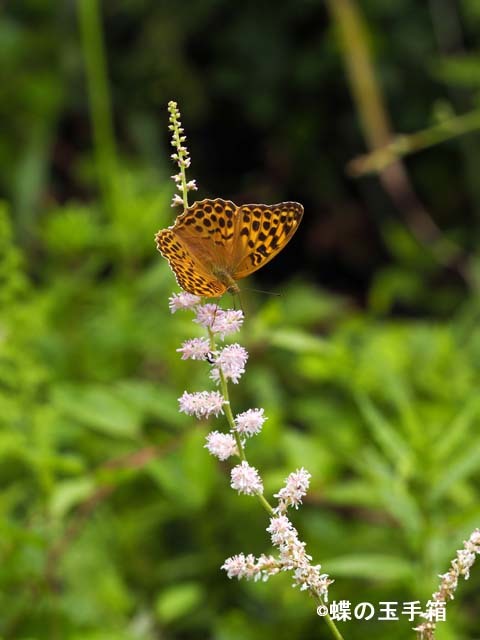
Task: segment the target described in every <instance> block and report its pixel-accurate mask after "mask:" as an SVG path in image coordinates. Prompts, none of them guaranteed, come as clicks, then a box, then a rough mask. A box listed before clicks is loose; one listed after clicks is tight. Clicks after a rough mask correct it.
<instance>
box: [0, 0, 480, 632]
mask: <svg viewBox="0 0 480 640" xmlns="http://www.w3.org/2000/svg"><path fill="white" fill-rule="evenodd" d="M334 3H335V4H334ZM338 8H340V9H342V10H343V12H342V10H338ZM352 8H353V9H355V8H356V9H357V12H354V13H353V14H352V13H349V9H350V10H352ZM0 11H1V13H0V68H1V70H2V77H3V81H2V82H1V83H0V118H1V120H0V121H1V122H2V127H1V136H0V189H1V193H2V201H1V203H0V487H1V491H0V638H1V639H2V640H43V639H48V640H64V639H65V640H160V639H162V640H164V639H165V640H169V639H173V638H175V639H179V640H197V639H198V640H200V639H201V640H205V639H207V638H208V639H214V640H237V639H238V640H240V639H242V640H259V639H260V638H262V640H263V639H264V638H276V639H278V640H287V639H288V640H290V639H292V638H298V639H300V638H302V639H303V638H318V639H322V638H325V639H327V638H329V637H331V636H330V635H329V632H328V629H327V626H326V625H325V624H324V622H323V621H322V620H321V619H319V618H318V617H317V616H316V615H315V603H314V602H313V601H312V600H311V599H310V598H309V597H308V596H307V595H306V594H305V593H302V592H299V591H298V590H296V589H292V588H291V586H290V577H289V576H288V575H287V574H284V575H281V576H276V577H275V578H273V579H271V580H270V581H269V582H267V583H247V582H243V581H242V582H237V581H229V580H228V579H227V578H226V576H225V574H224V572H221V571H220V569H219V567H220V565H221V564H222V563H223V561H224V559H225V558H226V557H227V556H230V555H232V554H235V553H239V552H240V551H244V552H245V553H248V552H252V553H254V554H256V555H259V554H261V553H270V551H271V550H270V548H269V539H268V535H267V534H266V532H265V528H266V526H267V524H268V521H267V518H266V515H265V513H264V512H263V511H262V510H261V508H260V507H259V505H258V504H257V502H256V501H255V500H254V499H252V498H249V497H246V496H241V497H239V496H237V495H235V494H234V493H233V492H232V490H231V489H229V486H228V485H229V468H230V465H229V464H227V463H221V464H220V463H218V462H216V461H215V460H214V459H213V458H211V457H210V456H209V455H208V454H207V452H206V450H205V449H204V448H203V444H204V437H205V435H206V434H207V433H208V431H209V430H210V429H212V428H217V429H221V428H225V425H224V423H223V421H222V420H219V421H215V420H212V421H211V422H210V423H209V424H206V423H198V422H194V421H193V420H192V419H191V418H188V417H187V416H185V415H181V414H179V413H178V410H177V407H178V403H177V398H178V397H179V396H180V395H181V394H182V393H183V391H184V390H185V389H188V390H190V391H193V390H200V389H203V388H205V386H206V385H208V365H207V363H198V362H184V361H181V360H180V359H179V358H178V354H177V353H176V351H175V350H176V348H178V346H179V345H180V343H181V342H182V340H185V339H186V338H189V337H192V336H193V335H199V334H198V327H197V328H196V326H195V325H194V324H192V322H191V316H190V315H189V314H188V313H185V314H183V315H182V314H176V315H174V316H172V315H171V314H170V313H169V311H168V304H167V301H168V296H169V295H170V294H171V292H172V291H173V290H176V287H175V282H174V278H173V276H172V274H171V272H170V270H169V268H168V265H167V264H166V263H165V261H163V260H162V259H161V257H160V256H159V255H158V253H157V252H156V251H155V247H154V243H153V236H154V233H155V232H156V231H157V230H158V229H159V228H161V227H164V226H166V225H169V224H171V222H172V220H173V218H174V215H175V213H174V210H172V209H171V208H170V201H171V197H172V194H173V189H174V185H173V182H172V181H171V180H170V179H169V176H170V175H171V174H173V173H175V172H176V170H175V167H174V166H173V165H172V163H171V161H170V159H169V155H170V153H171V149H170V147H169V139H168V131H167V119H168V114H167V112H166V105H167V102H168V101H169V100H171V99H175V100H177V101H178V103H179V106H180V108H181V111H182V118H183V123H184V126H185V128H186V133H187V135H188V146H189V150H190V153H191V156H192V168H191V170H190V175H189V177H190V178H196V180H197V181H198V183H199V192H198V197H199V198H204V197H225V198H230V199H232V200H234V201H235V202H237V203H239V204H241V203H247V202H279V201H283V200H288V199H292V200H293V199H294V200H298V201H300V202H302V203H303V204H304V206H305V216H304V220H303V222H302V225H301V228H300V230H299V232H298V233H297V235H296V236H295V238H294V239H293V240H292V242H291V243H290V244H289V246H288V247H287V248H286V249H285V250H284V251H283V252H282V253H281V254H280V255H279V256H278V257H277V258H276V259H275V260H274V261H273V262H272V263H270V264H269V265H268V266H267V267H265V269H263V270H262V271H260V272H259V273H258V274H257V276H256V277H255V278H251V279H249V280H248V281H242V283H241V286H242V304H243V306H244V308H245V311H246V314H247V320H246V323H245V326H244V328H243V330H242V333H241V335H240V337H239V340H240V342H241V343H242V344H243V345H245V346H246V348H247V349H248V350H249V353H250V359H249V363H248V369H247V374H246V375H245V376H244V378H243V379H242V381H241V383H240V384H239V385H238V386H235V387H234V388H233V390H232V403H233V405H234V410H235V411H236V412H238V411H241V410H244V409H247V408H248V407H260V406H261V407H264V408H265V412H266V414H267V415H268V422H267V423H266V425H265V428H264V431H263V433H262V435H261V436H260V437H258V438H256V439H255V440H254V441H252V442H251V443H249V447H248V454H249V459H250V460H251V462H252V463H253V464H255V465H256V466H257V467H258V468H259V469H260V470H261V472H262V475H263V478H264V482H265V492H266V495H267V496H268V497H269V498H270V497H271V496H272V495H273V494H274V493H276V492H277V491H278V489H279V488H280V486H281V485H282V482H283V480H284V478H285V477H286V476H287V475H288V473H289V472H291V471H293V470H294V469H295V468H298V467H300V466H305V467H306V468H307V469H308V470H309V471H310V472H311V473H312V484H311V490H310V492H309V495H308V497H307V499H306V501H305V504H304V506H303V507H302V508H301V509H300V510H299V511H298V512H295V513H293V514H292V519H293V520H294V523H295V525H296V526H297V527H298V529H299V531H300V533H301V536H302V537H303V539H305V540H306V542H307V548H308V551H309V552H310V553H311V554H312V555H313V557H314V561H315V562H320V563H322V567H323V570H324V571H326V572H328V573H330V574H331V576H332V577H333V578H334V579H335V583H334V585H333V586H332V588H331V594H330V597H331V599H334V600H350V601H351V602H352V603H354V604H356V603H358V602H361V601H371V602H372V603H375V604H377V605H378V603H379V602H380V601H396V602H399V603H402V602H404V601H413V600H420V601H421V602H422V603H425V602H426V600H427V599H428V597H429V595H430V594H431V593H432V591H433V590H434V589H435V588H436V584H437V582H438V577H437V575H438V574H439V573H441V572H445V571H446V570H447V569H448V566H449V563H450V560H451V559H452V558H453V557H454V555H455V550H456V549H458V548H460V547H461V545H462V542H463V540H465V539H466V538H467V537H468V535H469V534H470V532H471V531H472V530H473V529H474V528H475V527H476V526H479V523H480V507H479V498H480V489H479V466H480V465H479V462H480V436H479V429H478V427H479V423H480V420H479V414H480V397H479V382H480V330H479V328H478V320H479V317H480V305H479V301H478V283H479V258H478V255H479V254H478V248H477V247H478V240H479V229H480V215H479V214H480V182H479V180H478V167H479V166H480V146H479V134H478V133H476V132H475V129H476V127H477V126H479V125H480V112H479V115H478V117H477V115H476V114H477V110H480V104H479V103H480V93H479V90H480V83H479V77H480V76H479V73H478V70H479V68H480V9H479V6H478V2H477V1H476V0H458V1H457V2H455V1H454V0H445V1H443V2H442V1H440V0H430V2H425V3H417V2H413V1H412V0H405V1H404V2H402V3H392V2H386V1H384V0H366V1H365V2H362V3H360V2H358V0H357V2H354V0H348V2H347V0H332V2H330V3H327V4H324V3H323V2H320V1H319V0H295V1H294V0H285V2H282V3H279V4H278V5H277V4H276V3H273V2H258V3H252V2H245V3H232V2H227V0H196V1H193V0H192V1H185V2H181V3H179V2H173V1H172V0H162V1H160V2H155V1H153V0H125V1H124V2H115V1H114V0H105V1H103V2H100V0H76V1H73V0H72V1H68V2H55V1H54V0H18V1H15V2H11V3H8V2H7V3H3V5H2V7H1V9H0ZM352 16H353V22H352ZM359 25H360V26H361V27H362V28H360V30H358V27H359ZM358 34H360V38H359V37H358ZM364 47H366V50H367V51H368V52H369V55H370V63H371V64H372V68H373V70H374V74H375V75H374V81H375V84H374V87H373V90H372V87H370V89H368V88H367V89H366V88H365V84H363V89H362V90H361V91H360V94H359V93H358V89H357V93H356V92H355V87H356V86H357V85H356V81H359V80H362V79H363V80H364V79H365V78H364V77H363V76H362V77H359V75H358V74H359V73H363V72H365V67H363V71H362V70H361V69H360V71H358V69H359V68H358V67H356V69H357V72H356V73H357V75H355V73H354V74H353V75H352V74H351V73H348V71H347V70H348V69H349V68H350V69H351V68H352V64H353V65H355V64H358V62H359V60H361V59H362V52H363V51H364V50H365V49H364ZM367 66H368V65H367ZM360 84H362V83H361V82H360ZM372 91H373V93H372ZM362 92H363V93H362ZM375 92H377V93H378V95H379V96H381V98H382V100H383V104H384V112H383V115H382V112H381V113H380V116H378V114H375V113H374V112H373V111H372V109H374V108H375V101H373V102H372V95H374V94H375ZM362 101H364V102H362ZM362 104H363V107H362ZM365 105H366V106H365ZM377 106H378V105H377ZM372 114H373V116H374V117H372ZM462 114H470V115H469V116H468V117H469V118H470V120H469V122H470V123H471V121H472V119H473V121H474V122H475V119H476V118H477V119H478V124H477V125H474V126H472V125H471V124H469V125H465V122H464V121H463V120H462V118H461V117H460V118H459V117H457V116H461V115H462ZM377 116H378V117H377ZM383 118H388V119H389V120H390V132H391V133H393V132H406V133H410V134H416V133H417V132H419V131H420V132H426V133H425V134H422V135H423V138H422V140H423V141H424V144H423V145H422V146H423V147H424V148H422V149H421V150H420V149H417V150H416V149H415V148H414V149H412V152H411V153H409V154H407V155H406V157H405V158H404V159H403V160H402V162H403V165H401V166H402V167H403V171H404V172H405V173H404V177H403V181H402V180H400V182H398V181H397V182H395V184H394V187H393V188H392V184H391V183H390V182H388V180H385V176H387V178H388V175H387V173H386V171H385V170H383V171H382V172H380V173H373V174H369V175H361V176H354V175H352V172H351V171H350V172H349V171H348V170H347V168H346V167H347V165H348V163H349V162H350V161H351V160H352V159H353V158H355V157H357V156H359V155H361V154H363V153H365V152H367V151H368V150H371V149H372V146H375V145H376V144H377V143H376V142H375V141H376V140H377V141H378V139H379V137H380V138H381V135H382V133H381V128H382V119H383ZM439 129H440V130H441V131H442V132H443V133H444V134H445V132H446V135H445V136H444V137H446V138H448V139H446V140H445V141H443V142H442V143H439V142H438V140H437V139H436V138H435V134H434V133H433V134H432V131H433V132H438V130H439ZM413 140H414V145H413V146H414V147H415V144H418V137H417V138H415V137H414V138H413ZM415 141H416V142H415ZM377 146H378V144H377ZM348 166H350V165H348ZM395 166H397V167H398V166H400V165H398V164H397V165H395ZM412 194H415V197H416V200H415V199H413V200H412ZM419 203H421V204H419ZM255 289H261V290H267V291H268V292H272V293H279V294H280V295H270V294H269V293H259V292H257V291H255ZM225 304H226V305H230V304H231V300H230V299H227V298H226V300H225ZM479 575H480V572H479V571H478V570H477V569H476V568H474V569H473V570H472V576H471V578H470V580H469V581H468V582H465V581H463V580H461V582H460V584H459V588H458V592H457V596H456V598H455V601H454V602H452V603H450V604H449V606H448V609H447V622H446V623H444V624H441V625H440V626H439V630H438V633H437V638H438V639H439V640H467V639H470V640H473V639H475V638H477V639H478V638H479V637H480V611H479V608H480V598H479V596H478V589H479V585H480V578H479ZM400 618H401V619H400V621H398V622H389V623H387V622H378V621H371V622H369V623H366V622H351V623H350V622H346V623H341V624H340V625H339V626H340V628H341V630H342V632H343V633H344V636H345V639H346V640H347V639H348V640H357V639H360V638H367V637H368V638H370V639H373V640H376V639H386V638H388V639H392V640H396V639H399V640H400V639H403V638H414V637H415V634H414V632H413V631H412V630H411V627H412V626H413V624H412V623H410V622H408V620H406V619H405V616H400Z"/></svg>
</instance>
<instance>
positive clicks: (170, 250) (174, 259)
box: [155, 228, 226, 298]
mask: <svg viewBox="0 0 480 640" xmlns="http://www.w3.org/2000/svg"><path fill="white" fill-rule="evenodd" d="M155 240H156V243H157V248H158V250H159V251H160V253H161V254H162V255H163V256H164V257H165V258H166V259H167V260H168V263H169V265H170V268H171V269H172V271H173V273H174V274H175V277H176V279H177V282H178V284H179V285H180V287H182V289H184V290H185V291H188V292H189V293H193V294H194V295H197V296H206V297H209V298H212V297H216V296H221V295H222V294H223V293H225V290H226V287H225V285H224V284H222V283H221V282H219V281H218V280H217V279H216V278H214V277H213V276H211V275H210V274H209V273H208V272H207V271H206V270H205V269H204V268H203V266H202V264H201V263H199V262H198V260H195V258H194V257H193V256H192V255H191V253H190V251H189V249H188V247H186V246H185V244H184V242H183V241H182V239H181V238H180V237H178V235H177V234H176V232H175V229H174V228H169V229H163V230H162V231H159V232H158V233H157V235H156V236H155Z"/></svg>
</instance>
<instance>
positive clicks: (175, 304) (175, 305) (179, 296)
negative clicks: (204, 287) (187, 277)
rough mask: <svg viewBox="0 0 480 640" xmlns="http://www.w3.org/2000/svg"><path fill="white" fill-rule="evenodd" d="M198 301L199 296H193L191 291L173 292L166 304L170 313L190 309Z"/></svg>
mask: <svg viewBox="0 0 480 640" xmlns="http://www.w3.org/2000/svg"><path fill="white" fill-rule="evenodd" d="M199 303H200V298H199V297H198V296H194V295H193V294H192V293H187V292H186V291H182V292H181V293H174V294H173V295H171V296H170V298H169V299H168V306H169V308H170V311H171V312H172V313H175V311H179V310H180V309H192V308H193V307H195V306H196V305H197V304H199Z"/></svg>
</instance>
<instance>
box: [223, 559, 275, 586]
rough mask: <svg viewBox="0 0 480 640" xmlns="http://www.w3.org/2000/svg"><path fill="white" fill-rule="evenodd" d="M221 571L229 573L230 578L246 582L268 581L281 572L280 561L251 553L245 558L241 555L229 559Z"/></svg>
mask: <svg viewBox="0 0 480 640" xmlns="http://www.w3.org/2000/svg"><path fill="white" fill-rule="evenodd" d="M221 569H224V570H225V571H226V572H227V576H228V577H229V578H238V579H239V580H240V578H245V579H246V580H252V579H253V580H255V581H257V580H263V581H264V582H265V581H266V580H268V578H269V576H273V575H275V574H276V573H278V572H279V571H280V568H279V564H278V561H277V560H275V558H274V557H273V556H266V555H265V554H263V553H262V555H261V556H260V557H259V558H255V556H254V555H252V554H251V553H249V554H248V555H247V556H245V555H244V554H243V553H239V554H238V555H236V556H232V557H231V558H227V559H226V560H225V562H224V563H223V565H222V566H221Z"/></svg>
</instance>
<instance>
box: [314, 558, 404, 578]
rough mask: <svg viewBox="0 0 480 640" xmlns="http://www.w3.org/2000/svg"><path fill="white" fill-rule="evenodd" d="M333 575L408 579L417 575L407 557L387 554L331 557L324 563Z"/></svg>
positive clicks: (323, 565) (325, 567) (324, 566)
mask: <svg viewBox="0 0 480 640" xmlns="http://www.w3.org/2000/svg"><path fill="white" fill-rule="evenodd" d="M322 568H323V569H325V571H327V572H328V573H330V574H331V575H332V576H345V577H353V578H363V579H373V580H391V581H398V580H408V579H409V578H413V577H414V576H415V567H414V565H412V564H411V563H409V562H408V561H407V560H406V559H405V557H401V556H390V555H387V554H380V553H378V554H376V553H371V554H367V553H365V554H352V555H344V556H339V557H337V558H330V559H329V560H325V562H324V563H323V564H322Z"/></svg>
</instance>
